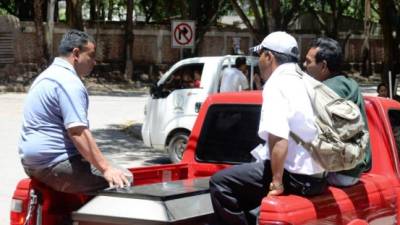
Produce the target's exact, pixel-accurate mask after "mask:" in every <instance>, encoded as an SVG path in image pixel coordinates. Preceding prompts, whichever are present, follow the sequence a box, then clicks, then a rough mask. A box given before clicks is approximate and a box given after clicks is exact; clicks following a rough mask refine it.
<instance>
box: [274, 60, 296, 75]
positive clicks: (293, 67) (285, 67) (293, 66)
mask: <svg viewBox="0 0 400 225" xmlns="http://www.w3.org/2000/svg"><path fill="white" fill-rule="evenodd" d="M284 70H289V71H290V70H296V63H284V64H281V65H279V66H278V67H277V68H276V69H275V70H274V72H272V74H271V77H272V76H274V75H275V74H279V73H281V72H282V71H284Z"/></svg>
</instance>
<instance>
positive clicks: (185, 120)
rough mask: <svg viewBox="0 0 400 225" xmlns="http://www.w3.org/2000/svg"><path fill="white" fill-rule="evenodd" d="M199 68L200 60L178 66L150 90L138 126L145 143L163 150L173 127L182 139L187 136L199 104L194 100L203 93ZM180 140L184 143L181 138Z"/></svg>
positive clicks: (200, 65)
mask: <svg viewBox="0 0 400 225" xmlns="http://www.w3.org/2000/svg"><path fill="white" fill-rule="evenodd" d="M202 70H203V64H202V63H195V64H188V65H183V66H180V67H179V68H177V69H176V70H175V71H173V72H172V73H171V74H170V75H169V77H168V78H167V79H166V80H165V81H164V82H163V83H161V84H158V86H157V87H156V88H155V89H156V90H154V91H152V97H151V98H149V100H148V102H147V110H146V113H147V115H146V119H145V120H146V121H145V122H144V124H143V126H144V127H143V129H142V135H143V139H144V141H145V143H146V142H149V143H151V146H152V147H154V148H158V149H163V148H164V147H165V143H166V140H167V137H168V135H169V134H170V131H171V130H176V129H181V130H182V132H183V135H186V138H187V137H188V136H189V134H190V130H191V127H192V126H193V124H194V121H195V119H196V117H197V110H198V107H199V106H197V105H196V102H197V100H196V99H198V98H202V96H203V94H202V92H204V91H203V89H202V88H200V87H201V74H202ZM185 130H186V131H185ZM171 135H174V134H171ZM181 135H182V133H181ZM145 136H146V137H145ZM180 143H181V144H186V143H185V140H181V141H180ZM146 144H147V143H146ZM172 157H174V156H171V154H170V158H171V160H173V161H179V160H180V159H179V160H178V159H174V158H172ZM179 157H181V156H179Z"/></svg>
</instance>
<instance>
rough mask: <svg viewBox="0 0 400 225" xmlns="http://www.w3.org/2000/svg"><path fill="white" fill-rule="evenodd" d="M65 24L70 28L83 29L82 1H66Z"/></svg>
mask: <svg viewBox="0 0 400 225" xmlns="http://www.w3.org/2000/svg"><path fill="white" fill-rule="evenodd" d="M66 15H67V24H68V25H69V27H70V28H73V29H77V30H83V22H82V2H81V1H80V0H68V1H67V13H66Z"/></svg>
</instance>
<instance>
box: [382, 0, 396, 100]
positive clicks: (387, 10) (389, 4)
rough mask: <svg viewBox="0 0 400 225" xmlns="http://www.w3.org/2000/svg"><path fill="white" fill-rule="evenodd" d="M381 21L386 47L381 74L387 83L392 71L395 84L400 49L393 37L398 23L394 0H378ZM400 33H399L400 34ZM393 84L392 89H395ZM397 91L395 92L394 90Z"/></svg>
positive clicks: (384, 45)
mask: <svg viewBox="0 0 400 225" xmlns="http://www.w3.org/2000/svg"><path fill="white" fill-rule="evenodd" d="M378 5H379V15H380V18H381V19H380V23H381V26H382V33H383V40H384V41H383V47H384V62H383V63H384V72H383V74H382V76H381V78H382V81H384V82H385V83H386V84H388V83H389V82H388V81H389V79H388V78H389V77H388V71H391V72H392V84H395V82H394V81H395V75H396V74H398V72H399V68H398V65H399V49H398V44H399V43H396V39H395V38H394V37H393V31H395V29H396V28H395V24H396V17H397V15H396V14H397V12H396V7H395V4H394V1H393V0H378ZM398 35H399V34H398ZM393 87H394V86H393V85H392V87H391V88H392V90H393ZM393 93H395V92H393Z"/></svg>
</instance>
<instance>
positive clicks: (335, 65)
mask: <svg viewBox="0 0 400 225" xmlns="http://www.w3.org/2000/svg"><path fill="white" fill-rule="evenodd" d="M310 47H311V48H318V51H317V54H316V55H315V61H316V62H317V63H320V62H322V61H323V60H325V61H326V64H327V66H328V69H329V71H330V72H331V73H337V72H340V71H341V66H342V60H343V58H342V54H343V53H342V48H341V47H340V45H339V43H338V42H337V41H336V40H334V39H332V38H328V37H321V38H317V39H315V40H314V41H313V42H312V43H311V46H310Z"/></svg>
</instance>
